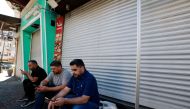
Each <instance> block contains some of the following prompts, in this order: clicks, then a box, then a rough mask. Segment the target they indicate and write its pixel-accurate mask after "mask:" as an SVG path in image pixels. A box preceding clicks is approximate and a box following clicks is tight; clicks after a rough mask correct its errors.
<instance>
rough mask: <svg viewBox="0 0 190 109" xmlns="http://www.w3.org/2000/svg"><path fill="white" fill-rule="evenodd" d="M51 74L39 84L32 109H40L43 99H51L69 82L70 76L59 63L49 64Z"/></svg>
mask: <svg viewBox="0 0 190 109" xmlns="http://www.w3.org/2000/svg"><path fill="white" fill-rule="evenodd" d="M50 66H51V70H52V72H51V73H50V74H49V75H48V77H47V78H46V79H44V80H43V81H42V82H41V85H40V86H39V87H37V88H36V91H37V92H38V93H37V95H36V102H35V107H34V109H42V108H43V104H44V101H45V97H47V98H49V99H51V98H52V97H53V96H55V95H56V94H57V93H58V92H59V91H60V90H62V89H64V88H65V86H66V85H67V83H68V81H69V80H70V78H71V76H72V74H71V73H70V72H69V71H67V70H66V69H63V68H62V64H61V62H60V61H53V62H52V63H51V64H50Z"/></svg>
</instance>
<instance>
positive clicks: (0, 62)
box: [0, 22, 4, 73]
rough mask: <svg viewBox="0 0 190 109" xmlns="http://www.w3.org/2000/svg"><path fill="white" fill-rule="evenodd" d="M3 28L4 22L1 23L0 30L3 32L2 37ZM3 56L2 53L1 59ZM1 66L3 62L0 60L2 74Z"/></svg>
mask: <svg viewBox="0 0 190 109" xmlns="http://www.w3.org/2000/svg"><path fill="white" fill-rule="evenodd" d="M3 26H4V22H2V23H1V28H0V30H1V31H2V37H3ZM3 38H4V37H3ZM2 55H3V53H1V57H2ZM1 65H2V60H0V73H1V67H2V66H1Z"/></svg>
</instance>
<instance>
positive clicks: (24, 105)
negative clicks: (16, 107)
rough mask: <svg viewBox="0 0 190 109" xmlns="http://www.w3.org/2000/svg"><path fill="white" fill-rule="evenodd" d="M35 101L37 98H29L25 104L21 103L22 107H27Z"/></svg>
mask: <svg viewBox="0 0 190 109" xmlns="http://www.w3.org/2000/svg"><path fill="white" fill-rule="evenodd" d="M33 103H35V100H32V101H30V100H28V101H26V102H25V103H24V104H22V105H20V107H27V106H29V105H31V104H33Z"/></svg>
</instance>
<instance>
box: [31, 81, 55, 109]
mask: <svg viewBox="0 0 190 109" xmlns="http://www.w3.org/2000/svg"><path fill="white" fill-rule="evenodd" d="M54 86H55V85H52V84H48V87H54ZM57 93H58V92H37V93H36V101H35V105H34V109H43V107H44V101H45V97H47V98H49V99H51V98H52V97H54V96H55V95H56V94H57ZM45 107H47V105H46V106H45Z"/></svg>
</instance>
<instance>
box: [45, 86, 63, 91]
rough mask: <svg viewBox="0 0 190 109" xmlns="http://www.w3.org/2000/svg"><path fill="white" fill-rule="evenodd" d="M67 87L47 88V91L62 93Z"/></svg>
mask: <svg viewBox="0 0 190 109" xmlns="http://www.w3.org/2000/svg"><path fill="white" fill-rule="evenodd" d="M65 86H66V85H60V86H55V87H47V89H46V91H52V92H53V91H60V90H62V89H64V88H65Z"/></svg>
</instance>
